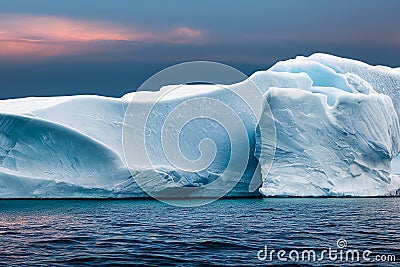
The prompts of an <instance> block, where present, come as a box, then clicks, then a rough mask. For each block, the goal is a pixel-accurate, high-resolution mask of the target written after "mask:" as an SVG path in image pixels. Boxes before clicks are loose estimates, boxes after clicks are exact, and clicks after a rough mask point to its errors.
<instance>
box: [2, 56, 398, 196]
mask: <svg viewBox="0 0 400 267" xmlns="http://www.w3.org/2000/svg"><path fill="white" fill-rule="evenodd" d="M399 75H400V73H399V71H398V69H397V70H396V69H390V68H387V67H373V66H369V65H367V64H365V63H362V62H358V61H354V60H348V59H342V58H338V57H334V56H330V55H324V54H315V55H312V56H310V57H308V58H306V57H298V58H296V59H293V60H288V61H282V62H279V63H277V64H276V65H275V66H273V67H272V68H271V69H269V70H267V71H259V72H256V73H254V74H253V75H252V76H251V77H249V79H248V80H246V81H243V82H241V83H238V84H235V85H231V86H233V87H237V88H240V90H246V88H248V87H249V83H250V82H251V83H254V84H256V85H257V86H258V87H259V88H260V89H261V91H262V94H263V96H264V97H262V100H263V101H267V102H268V103H269V106H270V107H271V111H272V113H273V119H274V121H275V126H276V130H277V135H276V140H274V141H276V144H275V142H272V141H271V138H270V136H269V135H268V134H265V132H268V131H270V130H271V125H270V123H269V122H270V121H269V120H267V119H266V116H270V114H269V113H268V112H264V113H262V116H263V117H262V118H261V121H260V124H258V122H257V120H256V118H255V117H254V114H253V113H252V111H251V110H250V109H249V106H248V105H246V103H245V101H243V99H240V98H238V97H237V96H236V95H235V94H232V93H231V92H230V91H229V90H224V89H221V88H219V87H216V86H211V85H185V86H181V87H180V89H179V90H175V91H173V93H171V94H169V95H168V96H167V97H165V98H164V99H163V100H162V101H160V102H159V103H157V105H156V106H155V107H154V110H153V111H154V113H153V115H152V116H150V117H149V118H148V121H147V126H148V130H149V133H151V134H150V135H149V138H148V139H147V140H146V142H147V143H146V146H147V148H148V153H149V156H150V157H151V162H152V164H151V165H143V164H140V162H138V163H137V164H135V162H134V164H133V166H129V168H128V166H127V164H126V162H125V161H124V148H123V141H122V128H123V123H124V117H125V113H126V111H127V108H128V105H129V103H130V101H131V100H132V98H133V97H134V98H135V99H136V100H135V101H136V103H135V107H136V108H137V110H138V113H137V115H138V117H140V110H142V108H143V107H145V106H146V105H147V104H146V96H148V95H149V94H156V92H140V93H130V94H128V95H126V96H124V97H122V98H108V97H100V96H70V97H48V98H25V99H15V100H2V101H0V197H2V198H5V197H6V198H21V197H22V198H23V197H26V198H33V197H52V198H56V197H148V195H147V194H146V193H145V192H143V190H142V189H141V188H140V187H139V186H138V185H137V184H136V182H135V179H141V180H144V181H146V185H145V186H146V188H145V190H146V191H148V190H150V191H155V192H160V194H161V195H162V194H163V192H168V191H169V190H173V189H174V188H180V187H187V188H194V190H193V193H192V194H191V195H190V196H191V197H203V196H205V197H209V196H212V195H213V194H215V193H216V191H219V190H223V188H224V187H226V186H227V184H228V183H229V181H219V182H218V183H216V187H215V188H214V189H215V191H212V190H211V191H204V190H203V191H202V190H195V189H196V188H201V187H202V186H204V185H208V184H211V183H213V182H214V181H215V180H217V179H218V178H219V176H220V175H221V174H222V173H223V172H224V170H225V168H226V167H227V165H228V163H229V160H230V158H231V157H232V155H231V152H232V151H233V143H232V141H231V140H229V136H239V135H238V134H239V129H244V131H245V137H243V138H236V139H238V140H239V142H237V143H235V145H234V146H235V147H234V148H235V149H237V147H238V146H239V148H240V147H241V146H243V147H244V146H247V147H246V149H243V150H242V151H246V152H245V153H242V154H243V155H241V157H236V158H239V159H243V160H244V159H245V161H246V163H245V164H244V166H245V170H244V172H243V173H241V172H240V171H239V170H235V168H234V169H233V172H232V173H234V174H237V175H239V174H240V176H241V177H239V178H240V180H239V182H238V184H237V185H236V186H235V187H234V188H233V190H231V191H230V192H229V195H230V196H249V195H257V194H259V193H258V190H255V191H254V190H250V188H251V183H252V182H254V181H255V180H261V179H263V185H262V187H261V188H260V192H261V193H262V194H264V195H268V196H277V195H279V196H280V195H285V196H308V195H312V196H326V195H354V196H375V195H387V194H392V193H393V192H396V190H397V189H398V188H399V187H400V186H399V185H400V180H399V176H396V175H391V160H392V159H393V158H394V157H395V156H396V155H397V154H398V152H399V151H400V149H399V142H398V141H399V140H400V139H399V133H400V131H399V120H398V114H397V112H399V110H400V106H399V105H400V100H399V99H400V96H399V81H400V78H399ZM165 89H166V88H164V90H165ZM202 98H206V99H208V100H207V101H208V102H202V101H191V100H194V99H202ZM215 101H219V102H221V103H223V104H225V105H226V106H229V108H230V109H232V110H233V111H234V114H233V115H232V116H234V117H235V118H236V117H237V118H238V119H239V124H238V125H236V124H234V123H233V122H232V125H228V127H225V128H224V127H222V126H221V124H219V123H217V122H216V121H213V120H210V119H201V118H197V119H193V120H191V121H190V122H189V123H188V124H186V125H185V127H183V128H182V129H179V131H177V129H175V128H177V127H178V126H177V125H178V124H177V120H179V119H181V118H180V117H182V116H186V117H188V116H189V117H190V116H191V115H194V114H196V113H199V112H200V111H203V112H204V111H206V112H208V113H209V115H210V116H211V117H218V116H219V117H220V118H223V117H224V116H223V113H221V112H219V111H217V109H216V108H211V107H212V105H213V103H215ZM182 103H190V106H188V107H189V108H190V109H189V111H190V112H186V113H183V112H181V113H179V112H178V113H176V112H175V113H176V114H175V115H177V116H176V117H175V119H174V116H170V115H171V114H173V112H174V110H175V109H176V107H178V106H179V105H180V104H182ZM221 114H222V115H221ZM180 115H182V116H180ZM225 117H227V116H225ZM227 121H230V119H227ZM166 122H167V123H166ZM165 125H166V126H168V125H169V126H170V127H169V129H170V131H169V132H168V131H167V133H166V136H167V137H173V136H174V134H176V132H178V133H179V135H178V140H179V149H180V151H181V152H182V155H183V156H184V157H185V158H187V159H189V160H192V161H195V160H196V159H198V158H199V157H201V155H202V153H207V152H209V151H208V150H210V148H209V147H206V150H203V151H202V150H201V149H200V148H201V146H199V144H200V143H201V142H202V140H204V139H205V138H208V139H210V140H212V141H213V143H214V145H215V147H216V148H217V149H216V153H215V158H214V160H213V161H212V162H211V163H210V164H209V165H208V166H207V167H206V168H204V169H201V170H199V171H194V170H183V169H180V168H178V167H177V166H175V165H174V164H172V163H171V159H170V158H168V157H166V155H165V153H164V152H165V151H163V145H162V142H163V140H162V139H161V131H162V128H163V127H164V126H165ZM227 129H230V131H231V133H228V132H227ZM256 129H258V130H256ZM139 130H140V129H139ZM232 132H233V133H232ZM261 133H264V134H261ZM138 134H139V132H138ZM175 137H176V136H175ZM132 138H135V132H134V131H133V136H132ZM272 145H276V154H275V155H271V154H270V153H271V151H272V150H271V149H269V146H272ZM239 150H241V149H239ZM272 156H275V160H274V164H273V165H272V168H271V169H269V164H268V159H269V158H270V157H272ZM259 162H260V165H258V163H259ZM238 164H239V165H240V164H241V163H240V162H238ZM393 164H395V163H394V162H393V163H392V165H393ZM236 165H237V164H236ZM258 166H261V172H260V169H259V168H258ZM238 169H240V168H238ZM394 169H395V168H394ZM238 173H239V174H238ZM253 179H255V180H253ZM256 184H257V182H256Z"/></svg>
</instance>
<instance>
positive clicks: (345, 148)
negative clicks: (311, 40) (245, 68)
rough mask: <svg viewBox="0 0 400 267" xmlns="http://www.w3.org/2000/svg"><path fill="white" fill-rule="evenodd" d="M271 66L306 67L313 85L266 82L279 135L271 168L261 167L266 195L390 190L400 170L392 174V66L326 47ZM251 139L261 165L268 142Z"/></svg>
mask: <svg viewBox="0 0 400 267" xmlns="http://www.w3.org/2000/svg"><path fill="white" fill-rule="evenodd" d="M269 71H275V72H285V73H305V74H307V75H308V77H310V78H311V80H312V86H310V87H309V88H307V89H306V90H301V89H299V88H270V89H269V90H268V91H267V93H266V95H265V96H266V99H267V101H268V103H269V106H270V108H271V110H272V114H273V116H274V121H275V123H276V128H277V141H276V154H275V159H274V162H273V166H272V168H269V166H267V167H266V168H265V169H264V168H263V167H262V172H263V177H264V182H263V186H262V188H261V189H260V191H261V192H262V193H263V194H264V195H267V196H277V195H278V196H337V195H339V196H343V195H345V196H377V195H391V194H396V188H398V177H397V176H391V175H390V173H391V160H392V159H393V158H394V157H395V156H396V155H397V154H398V153H399V151H400V145H399V140H400V128H399V119H398V112H399V110H400V101H399V100H400V96H399V93H400V75H399V74H398V72H396V71H394V70H393V69H390V68H388V67H381V66H369V65H367V64H365V63H362V62H358V61H355V60H349V59H343V58H339V57H334V56H331V55H324V54H314V55H312V56H310V57H308V58H305V57H297V58H296V59H292V60H287V61H283V62H278V63H277V64H276V65H274V66H273V67H272V68H271V69H270V70H269ZM268 113H269V112H268ZM267 116H269V115H268V114H267ZM266 127H268V126H266ZM263 128H264V126H263V120H262V119H261V122H260V130H261V131H263ZM257 144H258V158H259V159H260V162H261V165H263V161H264V157H267V158H268V157H270V155H268V154H267V153H263V149H264V150H267V149H268V148H269V146H271V144H270V143H269V140H267V139H266V138H262V137H260V138H258V139H257ZM274 145H275V144H274Z"/></svg>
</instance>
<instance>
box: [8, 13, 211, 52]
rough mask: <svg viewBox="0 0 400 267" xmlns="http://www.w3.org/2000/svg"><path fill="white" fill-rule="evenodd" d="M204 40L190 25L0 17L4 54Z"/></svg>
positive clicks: (51, 17)
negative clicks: (152, 26) (159, 26)
mask: <svg viewBox="0 0 400 267" xmlns="http://www.w3.org/2000/svg"><path fill="white" fill-rule="evenodd" d="M204 40H205V33H204V31H201V30H197V29H192V28H189V27H175V28H169V29H143V28H139V27H133V26H127V25H121V24H116V23H107V22H101V21H88V20H77V19H71V18H65V17H55V16H31V15H10V14H6V15H4V14H3V15H1V17H0V57H27V56H30V57H48V56H57V55H70V54H87V53H93V52H102V51H103V50H112V49H113V46H112V44H116V43H121V42H130V43H132V42H134V43H135V42H140V43H167V44H192V43H193V44H197V43H201V42H204ZM106 44H107V45H106ZM110 45H111V46H110ZM103 52H104V51H103Z"/></svg>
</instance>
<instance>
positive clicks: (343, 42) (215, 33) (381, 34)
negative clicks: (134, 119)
mask: <svg viewBox="0 0 400 267" xmlns="http://www.w3.org/2000/svg"><path fill="white" fill-rule="evenodd" d="M399 10H400V1H397V0H393V1H391V0H382V1H368V0H331V1H319V0H315V1H312V0H302V1H295V0H276V1H268V0H267V1H261V0H260V1H255V0H250V1H227V0H220V1H215V0H203V1H183V0H182V1H176V0H168V1H162V0H147V1H132V0H113V1H111V0H108V1H105V0H58V1H54V0H35V1H32V0H0V99H7V98H17V97H26V96H54V95H74V94H97V95H106V96H113V97H120V96H122V95H123V94H125V93H128V92H132V91H135V90H136V89H137V88H138V87H139V86H140V84H142V83H143V82H144V81H145V80H146V79H148V78H149V77H150V76H151V75H153V74H155V73H156V72H157V71H160V70H162V69H164V68H165V67H168V66H171V65H173V64H177V63H182V62H187V61H193V60H210V61H216V62H221V63H225V64H228V65H231V66H233V67H235V68H237V69H239V70H241V71H243V72H244V73H246V74H248V75H249V74H251V73H253V72H254V71H257V70H264V69H268V68H269V67H271V66H272V65H273V64H274V63H275V62H277V61H280V60H284V59H288V58H293V57H295V56H297V55H306V56H307V55H310V54H312V53H315V52H324V53H330V54H334V55H338V56H343V57H349V58H355V59H358V60H362V61H365V62H367V63H370V64H374V65H376V64H379V65H387V66H392V67H399V66H400V27H399V25H400V16H399Z"/></svg>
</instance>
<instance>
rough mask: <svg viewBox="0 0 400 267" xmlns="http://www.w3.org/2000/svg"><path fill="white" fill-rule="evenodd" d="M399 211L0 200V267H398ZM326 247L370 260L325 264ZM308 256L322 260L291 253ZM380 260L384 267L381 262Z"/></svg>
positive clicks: (280, 202) (345, 203)
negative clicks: (312, 253) (268, 266)
mask: <svg viewBox="0 0 400 267" xmlns="http://www.w3.org/2000/svg"><path fill="white" fill-rule="evenodd" d="M399 207H400V198H276V199H272V198H271V199H235V200H219V201H216V202H214V203H211V204H209V205H206V206H202V207H194V208H179V207H174V206H169V205H166V204H163V203H161V202H158V201H154V200H148V201H145V200H141V201H138V200H12V201H11V200H2V201H0V265H2V266H3V265H12V264H14V265H18V266H19V265H25V266H26V265H28V266H33V265H45V266H48V265H50V266H63V265H76V266H82V265H88V266H91V265H99V266H103V265H109V266H118V265H124V264H128V265H149V266H173V265H182V266H210V265H219V266H256V265H266V264H273V265H277V264H292V265H293V264H298V265H309V266H314V265H321V264H343V265H347V266H348V265H358V264H361V263H362V262H363V261H364V263H367V264H370V265H371V266H372V265H373V266H376V265H382V266H396V265H399V261H400V211H399ZM338 240H339V241H340V242H342V243H338ZM338 245H339V246H340V247H339V246H338ZM329 248H331V249H337V253H336V254H337V255H336V256H338V254H339V253H340V250H342V255H344V253H346V252H347V251H348V250H350V249H353V250H357V251H358V252H359V253H364V251H366V250H368V251H370V252H371V253H370V254H369V257H368V258H367V259H366V260H369V261H368V262H366V261H365V259H359V260H357V258H354V260H352V261H349V260H350V259H346V258H345V259H343V258H342V259H341V260H340V257H338V258H337V259H335V258H334V257H333V259H329V258H326V257H324V258H322V257H320V255H319V254H320V253H321V252H322V251H323V250H327V249H329ZM272 250H276V251H279V250H283V251H285V252H286V254H285V255H286V261H284V259H285V257H281V259H278V258H277V254H276V253H274V252H273V253H272V257H265V255H271V251H272ZM304 250H313V251H315V253H316V254H317V257H318V258H317V259H316V260H314V259H313V258H301V257H300V256H299V258H296V253H295V252H291V251H297V252H298V253H299V255H302V253H303V252H304ZM265 251H267V254H265ZM288 253H292V254H291V255H292V256H293V257H292V258H288ZM349 255H350V254H349ZM382 255H383V256H384V257H386V258H384V260H385V262H383V261H379V262H376V261H377V259H376V256H381V257H380V258H379V259H380V260H381V259H382ZM389 256H390V257H391V258H390V259H389ZM393 257H395V259H393ZM319 258H321V259H319ZM393 260H396V262H393Z"/></svg>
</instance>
